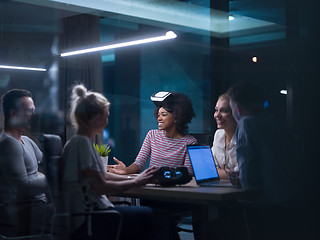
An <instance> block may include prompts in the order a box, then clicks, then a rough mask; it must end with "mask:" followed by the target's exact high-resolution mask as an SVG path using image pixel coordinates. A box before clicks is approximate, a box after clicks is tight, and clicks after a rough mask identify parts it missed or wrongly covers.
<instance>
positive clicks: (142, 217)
mask: <svg viewBox="0 0 320 240" xmlns="http://www.w3.org/2000/svg"><path fill="white" fill-rule="evenodd" d="M71 105H72V106H71V114H70V118H71V122H72V123H73V125H74V126H75V127H76V129H77V134H76V135H75V136H74V137H72V138H71V139H70V140H69V141H68V142H67V143H66V144H65V146H64V149H63V153H62V159H63V188H64V192H66V193H67V195H66V201H65V203H67V206H66V207H67V209H68V210H69V211H70V212H84V211H91V210H99V209H111V208H114V206H113V204H112V203H111V202H110V201H109V200H108V198H107V197H106V195H105V194H111V193H118V192H122V191H125V190H128V189H130V188H133V187H137V186H141V185H144V184H146V183H148V182H150V181H151V178H152V176H153V174H154V172H155V168H149V169H147V170H146V171H144V172H143V173H141V174H140V175H139V176H137V177H135V178H132V179H131V178H128V176H119V175H115V174H112V173H105V171H104V169H103V164H102V161H101V159H100V156H99V154H98V153H97V151H96V150H95V149H94V147H93V142H92V139H93V137H94V135H95V134H100V133H102V131H103V129H104V128H105V126H106V125H107V123H108V116H109V105H110V103H109V101H108V100H107V99H106V98H105V97H104V96H103V95H102V94H100V93H96V92H91V91H87V89H86V88H85V87H84V86H83V85H77V86H75V87H74V88H73V95H72V102H71ZM68 203H69V204H68ZM116 209H117V210H118V211H120V212H121V213H122V215H123V216H124V219H123V220H124V222H123V227H122V229H125V231H122V232H121V235H120V238H121V239H129V238H134V239H149V238H148V230H149V229H150V222H152V221H151V220H152V219H151V214H152V211H151V209H149V208H146V207H118V208H116ZM130 219H132V220H134V221H132V220H130ZM88 221H89V220H88ZM89 225H90V222H89ZM91 225H92V226H95V228H94V230H93V232H92V234H93V235H92V239H99V238H100V239H101V238H103V237H105V238H107V237H108V229H106V228H108V219H107V216H106V218H105V219H103V218H99V219H97V217H96V216H93V217H92V220H91ZM97 226H99V227H97ZM88 230H89V229H88V222H85V219H84V218H75V219H73V221H72V222H71V232H72V233H73V234H72V238H74V239H79V238H81V236H82V235H83V233H84V232H86V231H88Z"/></svg>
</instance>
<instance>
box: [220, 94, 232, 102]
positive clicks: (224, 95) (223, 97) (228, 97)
mask: <svg viewBox="0 0 320 240" xmlns="http://www.w3.org/2000/svg"><path fill="white" fill-rule="evenodd" d="M218 99H220V100H227V101H228V102H230V95H229V94H228V93H224V94H221V95H220V96H219V98H218Z"/></svg>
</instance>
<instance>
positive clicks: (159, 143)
mask: <svg viewBox="0 0 320 240" xmlns="http://www.w3.org/2000/svg"><path fill="white" fill-rule="evenodd" d="M151 99H152V100H153V102H154V103H155V105H156V108H155V111H154V116H155V118H156V119H157V122H158V129H153V130H150V131H149V132H148V134H147V136H146V137H145V139H144V142H143V144H142V147H141V149H140V152H139V154H138V156H137V158H136V160H135V162H134V163H132V164H131V165H130V166H128V167H127V166H126V165H125V164H124V163H123V162H122V161H120V160H118V159H117V158H114V161H115V162H116V163H117V165H110V166H108V170H109V171H110V172H112V173H116V174H132V173H138V172H140V171H141V170H142V169H143V167H144V165H145V164H146V162H147V160H148V158H149V157H150V166H156V167H161V166H169V167H178V166H185V167H187V168H188V171H189V172H190V173H193V171H192V166H191V163H190V159H189V155H188V153H187V147H186V146H187V145H192V144H196V143H197V140H196V139H195V138H194V137H193V136H190V135H188V134H187V133H188V123H190V122H191V120H192V118H193V117H194V116H195V113H194V110H193V107H192V103H191V100H190V98H189V97H187V96H186V95H185V94H183V93H178V92H173V93H167V97H166V98H165V99H164V100H163V101H156V100H154V99H153V98H151Z"/></svg>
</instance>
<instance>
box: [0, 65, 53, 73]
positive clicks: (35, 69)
mask: <svg viewBox="0 0 320 240" xmlns="http://www.w3.org/2000/svg"><path fill="white" fill-rule="evenodd" d="M0 68H5V69H15V70H28V71H40V72H45V71H47V70H46V69H45V68H31V67H19V66H7V65H0Z"/></svg>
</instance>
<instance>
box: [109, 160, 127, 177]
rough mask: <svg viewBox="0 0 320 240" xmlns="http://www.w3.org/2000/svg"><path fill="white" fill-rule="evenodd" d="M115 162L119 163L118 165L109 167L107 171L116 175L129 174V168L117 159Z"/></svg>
mask: <svg viewBox="0 0 320 240" xmlns="http://www.w3.org/2000/svg"><path fill="white" fill-rule="evenodd" d="M113 160H114V161H115V162H116V163H117V164H116V165H108V167H107V169H108V172H111V173H115V174H121V175H124V174H127V166H126V165H125V164H124V163H123V162H121V161H120V160H118V159H117V158H115V157H114V158H113Z"/></svg>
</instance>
